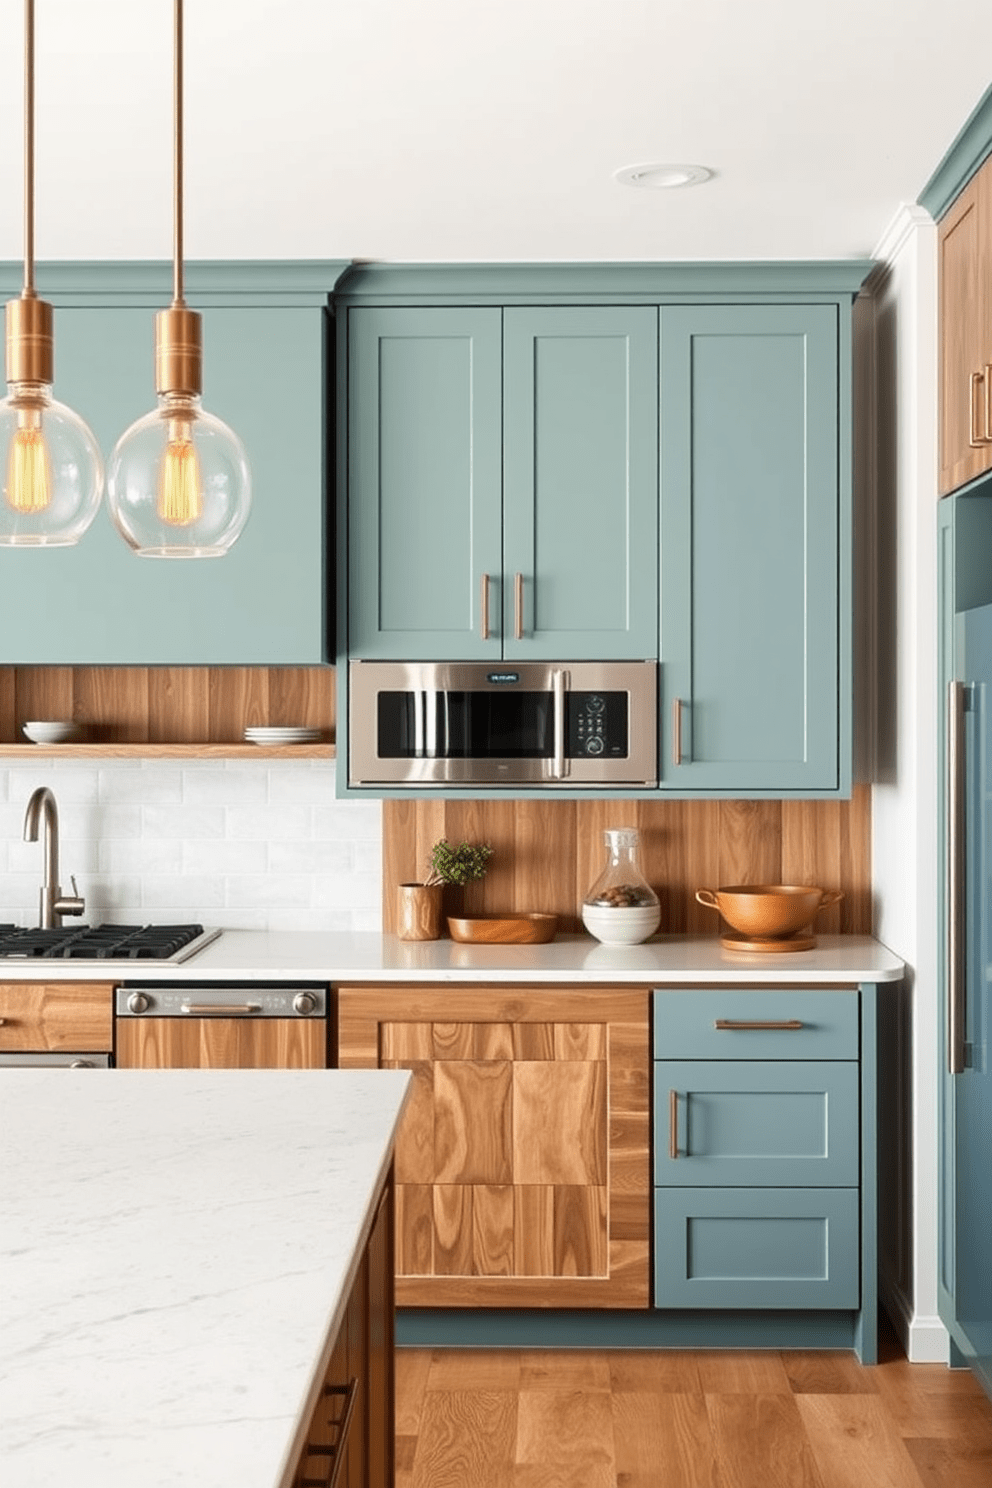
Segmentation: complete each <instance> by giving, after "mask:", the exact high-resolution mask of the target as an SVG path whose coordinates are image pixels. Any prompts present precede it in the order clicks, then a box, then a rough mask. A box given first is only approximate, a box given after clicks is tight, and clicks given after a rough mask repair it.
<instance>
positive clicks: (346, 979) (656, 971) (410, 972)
mask: <svg viewBox="0 0 992 1488" xmlns="http://www.w3.org/2000/svg"><path fill="white" fill-rule="evenodd" d="M903 969H904V968H903V963H902V961H901V960H900V959H899V957H898V956H896V955H894V954H893V953H892V952H891V951H890V950H888V949H887V947H885V946H884V945H882V944H881V943H880V942H879V941H877V940H872V939H871V937H870V936H864V935H821V936H818V937H817V944H816V947H815V949H813V950H809V951H789V952H777V953H775V954H773V955H770V954H762V955H757V954H751V953H745V952H741V951H727V950H724V949H723V948H722V946H721V945H720V942H719V940H718V939H716V938H715V937H708V938H703V937H701V936H688V935H663V936H655V937H654V938H653V939H652V940H650V941H648V942H646V943H645V944H644V945H638V946H623V947H614V946H605V945H601V944H600V943H599V941H597V940H593V939H592V938H591V937H590V936H588V935H560V936H558V937H557V938H556V939H555V940H553V941H551V942H550V943H549V944H548V945H535V946H523V945H506V946H469V945H461V944H458V943H457V942H455V941H452V940H431V941H403V940H398V939H397V938H396V936H395V935H377V934H373V933H371V932H365V933H356V934H343V933H332V932H328V933H326V934H324V933H321V932H320V931H303V932H300V933H297V932H288V931H271V932H266V931H260V930H225V931H224V932H223V934H222V935H221V936H220V938H219V939H218V940H216V941H214V942H213V944H212V945H209V946H207V947H206V949H205V950H202V951H200V952H199V953H198V954H197V955H196V956H194V957H193V959H192V960H190V961H186V962H183V963H182V964H180V965H178V966H177V965H170V964H168V963H163V962H160V961H159V962H156V961H58V960H53V961H41V960H25V961H20V960H16V961H15V960H4V961H2V962H0V980H3V981H10V982H19V981H55V980H60V981H97V982H106V981H113V982H122V981H131V982H177V981H182V982H194V983H195V982H210V981H243V982H265V981H278V980H281V981H286V980H294V979H296V980H300V981H316V982H342V983H350V982H396V981H400V982H439V981H440V982H445V981H453V982H454V981H457V982H492V981H493V980H494V979H495V980H497V981H499V982H500V983H511V982H520V983H529V984H531V985H536V984H539V983H542V982H570V983H573V984H574V983H576V982H578V983H582V982H588V983H590V984H594V983H598V984H602V983H611V982H612V983H640V984H642V985H643V984H645V983H648V984H651V985H655V986H659V987H661V986H665V985H678V986H683V987H684V986H692V985H694V984H699V985H702V984H706V985H711V984H712V983H714V982H750V983H753V982H760V983H762V984H763V985H766V986H770V985H775V984H778V985H789V986H794V985H795V984H796V983H797V982H802V983H816V982H819V983H829V982H845V983H854V982H890V981H898V980H900V979H901V977H902V975H903Z"/></svg>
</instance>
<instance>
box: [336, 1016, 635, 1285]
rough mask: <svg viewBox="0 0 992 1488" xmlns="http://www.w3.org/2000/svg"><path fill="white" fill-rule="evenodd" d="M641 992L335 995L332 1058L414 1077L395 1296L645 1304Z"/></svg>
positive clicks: (399, 1172)
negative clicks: (335, 1040) (405, 1072)
mask: <svg viewBox="0 0 992 1488" xmlns="http://www.w3.org/2000/svg"><path fill="white" fill-rule="evenodd" d="M647 1013H648V993H647V991H646V990H643V991H642V990H633V991H631V990H622V989H576V988H564V987H563V988H560V989H555V990H553V991H549V990H547V989H541V988H519V989H514V990H513V991H509V990H507V989H505V988H499V987H471V988H466V987H454V986H448V987H389V988H372V989H370V988H361V987H342V988H339V989H338V1063H339V1064H340V1066H341V1067H342V1068H352V1069H375V1068H389V1069H396V1068H400V1069H409V1070H411V1071H412V1073H413V1078H414V1086H413V1094H412V1097H411V1101H410V1103H409V1105H408V1107H407V1110H406V1112H405V1114H404V1117H403V1120H402V1122H401V1126H400V1132H399V1136H398V1140H397V1149H396V1182H397V1225H396V1230H397V1234H396V1274H397V1301H398V1303H399V1304H401V1305H407V1306H412V1307H513V1308H527V1307H559V1308H561V1307H580V1308H581V1307H617V1308H638V1307H646V1306H647V1305H648V1241H649V1228H650V1219H649V1200H650V1173H649V1166H648V1164H649V1152H648V1137H649V1132H648V1121H649V1100H650V1095H649V1089H648V1052H649V1051H648V1026H647Z"/></svg>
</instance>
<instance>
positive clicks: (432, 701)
mask: <svg viewBox="0 0 992 1488" xmlns="http://www.w3.org/2000/svg"><path fill="white" fill-rule="evenodd" d="M424 744H425V746H426V753H427V758H428V759H437V693H436V692H434V691H433V690H431V691H429V692H425V693H424Z"/></svg>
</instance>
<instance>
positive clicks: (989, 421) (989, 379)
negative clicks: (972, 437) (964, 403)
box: [982, 362, 992, 444]
mask: <svg viewBox="0 0 992 1488" xmlns="http://www.w3.org/2000/svg"><path fill="white" fill-rule="evenodd" d="M982 376H983V378H984V379H985V434H984V436H983V439H982V443H983V444H992V362H986V363H985V366H984V368H983V369H982Z"/></svg>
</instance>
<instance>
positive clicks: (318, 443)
mask: <svg viewBox="0 0 992 1488" xmlns="http://www.w3.org/2000/svg"><path fill="white" fill-rule="evenodd" d="M203 315H204V326H203V331H204V398H203V402H204V406H205V408H207V409H208V410H209V411H210V412H213V413H216V414H217V415H218V416H219V417H220V418H223V419H224V420H225V422H227V423H229V424H230V425H231V427H232V428H233V429H234V430H235V431H236V432H237V434H238V435H239V436H240V438H241V439H242V441H243V442H244V444H245V447H246V449H247V452H248V459H249V462H250V464H251V471H252V511H251V516H250V517H249V519H248V524H247V526H246V527H245V530H244V532H243V533H242V535H241V537H240V539H239V540H238V542H237V543H236V544H235V546H234V548H233V549H232V550H231V552H230V553H229V554H228V555H227V556H226V557H224V558H220V559H211V560H202V561H192V560H190V561H168V560H162V559H152V558H139V557H138V556H137V555H136V554H135V553H133V552H132V551H131V549H130V548H128V547H127V545H126V544H125V543H124V541H123V539H122V538H120V537H119V536H118V535H117V532H116V530H115V529H114V527H113V526H112V524H111V521H110V517H109V515H108V513H107V509H106V506H105V505H104V506H103V508H102V510H101V511H100V512H98V514H97V517H96V520H95V521H94V523H93V526H92V527H91V528H90V530H89V532H88V533H86V535H85V536H84V537H83V538H82V540H81V541H80V543H79V544H78V545H77V546H76V547H74V548H65V549H53V550H51V551H45V550H38V551H32V550H30V549H26V550H11V549H0V633H2V640H0V655H2V658H3V660H4V661H5V662H8V663H49V664H53V663H55V664H57V663H62V664H66V665H68V664H87V663H94V664H99V663H107V664H118V665H127V664H141V665H154V664H157V663H172V664H175V665H192V664H200V663H202V664H213V665H224V664H226V663H237V664H242V665H247V664H259V665H265V664H268V665H280V664H307V663H319V662H321V661H324V660H326V659H327V658H326V650H327V647H326V627H325V620H324V606H325V599H324V588H325V567H324V551H325V531H324V527H325V506H326V501H325V485H324V470H323V464H324V457H323V445H324V424H325V406H326V395H325V384H324V360H325V354H326V351H325V348H326V312H325V311H324V310H323V309H321V308H319V307H316V306H311V307H308V308H303V307H285V306H280V307H277V306H267V307H254V306H245V305H239V306H231V307H227V306H224V307H216V308H209V309H206V310H205V311H204V312H203ZM153 319H154V311H153V310H152V309H149V308H147V307H145V306H137V305H122V304H120V303H119V302H118V303H115V304H100V305H93V306H76V305H72V306H67V307H64V308H59V309H57V311H56V317H55V343H56V344H55V351H56V369H55V371H56V380H55V396H56V397H57V398H58V399H59V400H60V401H61V402H64V403H68V404H69V405H70V406H72V407H74V408H75V409H77V410H78V412H79V413H80V414H81V415H82V416H83V417H84V418H85V419H86V420H87V422H88V423H89V424H90V426H91V427H92V429H93V431H94V433H95V434H96V437H97V440H98V442H99V444H100V447H101V449H102V451H103V453H104V456H105V457H106V455H107V454H108V453H109V451H110V450H111V448H112V447H113V445H114V444H115V442H116V441H117V439H118V437H119V436H120V435H121V434H122V433H123V432H124V430H125V428H127V426H128V425H129V424H130V423H132V422H133V421H134V419H136V418H138V417H139V416H140V415H141V414H143V413H146V412H148V411H149V410H150V409H151V408H153V407H154V406H155V401H156V399H155V391H154V368H153V345H154V342H153V337H154V324H153Z"/></svg>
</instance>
